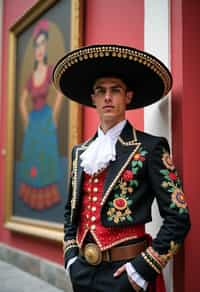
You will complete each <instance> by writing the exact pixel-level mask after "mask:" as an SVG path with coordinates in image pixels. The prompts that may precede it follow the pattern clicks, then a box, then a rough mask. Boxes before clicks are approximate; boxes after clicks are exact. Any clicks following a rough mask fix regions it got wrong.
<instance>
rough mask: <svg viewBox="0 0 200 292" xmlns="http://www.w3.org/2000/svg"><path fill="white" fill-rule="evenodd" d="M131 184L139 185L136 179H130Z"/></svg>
mask: <svg viewBox="0 0 200 292" xmlns="http://www.w3.org/2000/svg"><path fill="white" fill-rule="evenodd" d="M132 186H134V187H136V188H137V187H138V186H139V182H138V181H137V180H136V179H134V180H132Z"/></svg>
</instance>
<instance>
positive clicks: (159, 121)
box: [144, 0, 173, 292]
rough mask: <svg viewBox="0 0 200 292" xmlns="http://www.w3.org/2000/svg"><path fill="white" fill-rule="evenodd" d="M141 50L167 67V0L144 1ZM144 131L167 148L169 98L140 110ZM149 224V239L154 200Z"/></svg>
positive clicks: (168, 272) (168, 277)
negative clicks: (162, 140) (160, 139)
mask: <svg viewBox="0 0 200 292" xmlns="http://www.w3.org/2000/svg"><path fill="white" fill-rule="evenodd" d="M144 9H145V11H144V15H145V17H144V50H145V51H147V52H149V53H151V54H153V55H155V56H156V57H157V58H159V59H160V60H161V61H162V62H163V63H164V64H165V65H166V66H167V67H168V68H169V65H170V0H145V1H144ZM144 131H145V132H147V133H150V134H153V135H157V136H164V137H166V138H167V139H168V141H169V143H170V145H171V136H172V135H171V98H170V95H169V96H168V97H165V98H164V99H162V100H161V101H159V102H157V103H155V104H153V105H151V106H148V107H146V108H144ZM152 211H153V214H152V218H153V223H149V224H147V228H146V230H147V232H149V233H150V234H151V235H152V236H153V237H155V235H156V234H157V232H158V230H159V228H160V225H161V224H162V218H161V217H160V215H159V211H158V207H157V204H156V202H155V201H154V203H153V207H152ZM172 272H173V264H172V262H171V263H169V264H168V265H167V268H166V269H165V271H164V275H165V283H166V289H167V292H172V291H173V276H172V275H173V273H172Z"/></svg>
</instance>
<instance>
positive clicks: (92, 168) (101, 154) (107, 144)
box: [80, 120, 126, 175]
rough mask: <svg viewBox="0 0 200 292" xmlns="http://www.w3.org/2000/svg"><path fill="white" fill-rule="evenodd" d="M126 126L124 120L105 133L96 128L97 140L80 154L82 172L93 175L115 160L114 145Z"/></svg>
mask: <svg viewBox="0 0 200 292" xmlns="http://www.w3.org/2000/svg"><path fill="white" fill-rule="evenodd" d="M125 124H126V120H123V121H122V122H119V123H118V124H117V125H116V126H114V127H112V128H111V129H109V130H108V131H107V132H106V133H104V132H103V131H102V129H101V128H100V127H99V128H98V136H97V138H96V139H95V140H94V141H93V142H92V143H91V144H90V145H89V147H88V148H87V149H86V150H85V151H84V152H83V153H82V154H81V156H80V158H81V160H82V162H81V166H82V167H83V169H84V171H85V172H86V173H87V174H89V175H93V174H95V173H98V172H99V171H100V170H102V169H104V168H106V167H107V166H108V165H109V163H110V161H114V160H115V159H116V150H115V145H116V142H117V139H118V137H119V135H120V134H121V131H122V130H123V128H124V126H125Z"/></svg>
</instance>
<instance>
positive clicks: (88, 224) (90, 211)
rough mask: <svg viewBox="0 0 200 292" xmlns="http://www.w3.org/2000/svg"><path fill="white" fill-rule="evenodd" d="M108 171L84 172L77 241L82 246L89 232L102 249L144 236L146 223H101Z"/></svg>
mask: <svg viewBox="0 0 200 292" xmlns="http://www.w3.org/2000/svg"><path fill="white" fill-rule="evenodd" d="M105 176H106V171H103V172H101V173H100V174H98V175H97V176H90V175H88V174H86V173H85V174H84V178H83V201H82V208H81V214H80V223H79V227H78V232H77V238H76V239H77V243H78V245H79V247H82V245H83V242H84V239H85V237H86V235H87V233H88V232H90V233H91V234H92V236H93V237H94V240H95V241H96V243H97V244H98V246H99V247H100V249H101V250H106V249H108V248H110V247H112V246H114V245H117V244H119V243H122V242H124V241H127V240H130V239H135V238H139V237H142V236H144V234H145V230H144V225H142V224H141V225H134V226H127V227H104V226H103V225H102V224H101V218H100V212H101V205H100V203H101V199H102V192H103V186H104V180H105Z"/></svg>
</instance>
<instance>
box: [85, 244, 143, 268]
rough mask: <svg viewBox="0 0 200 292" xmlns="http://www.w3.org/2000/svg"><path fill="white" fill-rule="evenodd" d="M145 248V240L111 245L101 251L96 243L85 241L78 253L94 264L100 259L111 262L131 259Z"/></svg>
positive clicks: (99, 261)
mask: <svg viewBox="0 0 200 292" xmlns="http://www.w3.org/2000/svg"><path fill="white" fill-rule="evenodd" d="M146 248H147V242H146V240H144V241H142V242H137V243H134V244H129V245H124V246H116V247H112V248H110V249H107V250H105V251H101V250H100V248H99V246H98V245H97V244H96V243H87V244H85V246H84V247H83V248H81V249H80V254H81V255H82V256H83V257H84V258H85V259H86V261H87V262H88V263H89V264H91V265H94V266H96V265H99V264H100V263H101V262H102V261H104V262H113V261H121V260H130V259H133V258H134V257H136V256H137V255H138V254H140V253H141V252H142V251H144V250H145V249H146Z"/></svg>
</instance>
